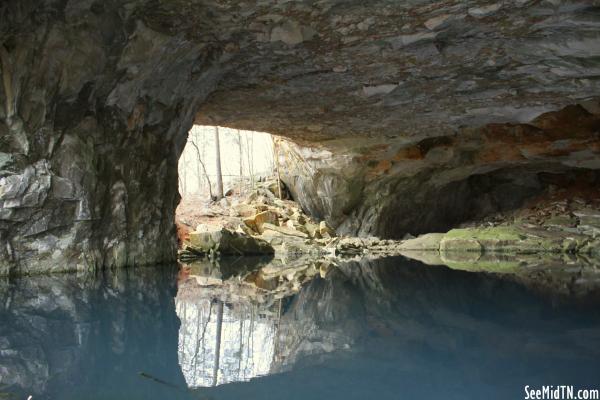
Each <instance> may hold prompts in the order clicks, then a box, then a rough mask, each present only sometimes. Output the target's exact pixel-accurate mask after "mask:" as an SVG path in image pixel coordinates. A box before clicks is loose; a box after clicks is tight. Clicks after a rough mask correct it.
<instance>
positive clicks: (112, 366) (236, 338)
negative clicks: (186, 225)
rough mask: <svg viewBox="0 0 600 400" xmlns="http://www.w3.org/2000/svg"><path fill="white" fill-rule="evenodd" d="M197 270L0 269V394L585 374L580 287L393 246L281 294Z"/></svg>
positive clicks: (106, 393) (98, 394)
mask: <svg viewBox="0 0 600 400" xmlns="http://www.w3.org/2000/svg"><path fill="white" fill-rule="evenodd" d="M207 275H211V273H208V274H203V275H202V276H195V275H194V274H193V273H192V274H191V275H190V274H186V275H185V276H183V275H182V274H180V273H179V271H178V268H177V267H175V266H172V267H165V266H163V267H156V268H135V269H126V270H120V271H116V272H103V273H100V274H97V275H93V276H90V275H80V276H78V275H74V274H73V275H54V276H46V277H28V278H20V279H11V280H6V281H3V282H1V283H0V399H2V398H15V399H26V398H27V397H28V396H29V395H31V396H32V398H33V399H215V400H218V399H334V400H335V399H365V398H372V399H404V398H405V399H434V398H442V399H481V398H491V399H512V398H515V399H522V398H524V397H525V395H524V391H523V390H524V387H525V385H529V386H530V387H532V388H537V387H541V385H574V386H575V388H576V389H577V388H595V389H598V388H599V386H600V381H599V379H598V377H599V376H600V308H599V307H598V305H599V302H598V300H597V299H598V296H596V292H595V291H593V290H592V291H590V292H588V293H587V294H586V296H583V297H582V296H576V295H575V294H573V295H571V296H558V295H556V294H549V293H546V292H545V291H544V290H543V288H539V287H537V288H527V287H526V286H524V285H522V284H520V283H518V282H515V281H513V280H511V279H505V278H499V277H496V276H493V275H485V274H475V273H467V272H461V271H453V270H450V269H448V268H445V267H431V266H424V265H422V264H419V263H417V262H413V261H407V260H405V259H403V258H390V259H385V260H380V261H377V262H374V261H366V260H364V261H361V262H352V263H345V264H341V265H340V266H339V267H335V268H333V269H332V270H330V271H329V273H328V274H326V276H325V277H321V276H319V275H317V276H316V277H315V278H314V279H312V280H310V281H308V282H306V283H305V284H304V285H303V286H302V287H301V288H299V290H298V292H297V293H296V294H292V295H289V293H287V292H281V293H279V294H277V293H276V289H274V288H273V287H270V288H269V290H271V292H267V291H261V290H257V289H256V288H253V286H252V285H248V284H244V283H241V282H240V281H239V279H238V280H236V277H235V276H233V277H231V278H229V280H227V281H226V285H221V284H219V280H218V277H219V274H218V273H216V274H212V275H213V276H208V278H207ZM228 275H229V274H228ZM269 293H270V294H269Z"/></svg>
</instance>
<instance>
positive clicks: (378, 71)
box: [0, 0, 600, 274]
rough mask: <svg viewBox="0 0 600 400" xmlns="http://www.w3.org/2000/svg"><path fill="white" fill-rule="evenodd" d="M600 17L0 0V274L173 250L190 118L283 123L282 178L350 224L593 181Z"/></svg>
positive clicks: (582, 9) (125, 260) (418, 217)
mask: <svg viewBox="0 0 600 400" xmlns="http://www.w3.org/2000/svg"><path fill="white" fill-rule="evenodd" d="M599 22H600V9H599V8H598V7H596V6H594V5H593V4H592V3H590V2H589V1H583V0H572V1H568V2H560V1H559V2H557V1H514V2H499V3H493V4H491V3H490V2H484V1H476V2H447V1H444V2H428V1H418V2H417V1H405V2H389V1H384V0H377V1H372V2H368V3H365V2H360V1H355V0H351V1H344V2H341V1H335V0H325V1H308V2H294V1H276V0H272V1H271V0H268V1H263V2H234V1H228V0H223V1H204V0H202V1H201V0H192V1H183V0H174V1H163V0H132V1H127V2H121V1H116V0H107V1H92V0H83V1H79V0H78V1H75V0H43V1H36V0H23V1H8V2H3V4H2V5H0V67H1V73H2V85H0V138H1V141H0V171H1V172H0V176H1V177H0V274H13V273H14V274H31V273H37V272H49V271H81V270H89V269H92V270H93V269H95V268H100V267H121V266H127V265H134V264H135V265H142V264H156V263H165V262H173V261H174V260H175V259H176V235H175V225H174V211H175V208H176V207H177V204H178V201H179V194H178V189H177V187H178V183H177V182H178V176H177V164H178V159H179V156H180V154H181V152H182V151H183V147H184V145H185V143H186V140H187V134H188V131H189V129H190V128H191V126H192V125H193V124H194V123H196V124H203V125H219V126H225V127H231V128H236V129H246V130H254V131H263V132H269V133H271V134H274V135H278V136H281V137H283V138H286V139H287V142H286V143H285V145H284V146H283V147H284V154H283V155H282V156H281V157H282V161H283V165H284V166H285V167H284V168H283V171H282V179H283V181H284V182H285V184H286V185H287V187H288V188H289V190H290V192H291V193H292V196H293V197H294V199H295V200H297V201H298V202H299V203H300V204H301V206H302V207H303V209H305V210H306V212H308V213H310V214H311V215H314V216H317V217H319V218H324V219H326V220H327V221H328V222H329V223H330V224H331V225H332V226H333V227H334V228H336V229H337V230H338V232H340V233H343V234H351V235H359V236H380V237H384V238H401V237H403V236H404V235H405V234H407V233H411V234H418V233H425V232H431V231H435V230H439V229H448V228H451V227H453V226H457V225H459V224H460V223H463V222H465V221H468V220H469V219H474V218H475V219H477V218H483V217H485V216H486V215H489V214H492V213H494V212H496V211H498V210H503V209H508V208H515V207H519V206H520V204H521V203H522V202H523V201H526V199H527V198H529V197H532V196H535V195H537V194H539V193H541V192H542V191H543V190H546V189H548V188H549V186H550V185H553V186H557V185H558V186H561V185H562V184H563V183H564V185H566V186H564V187H565V188H567V187H568V184H572V183H573V182H574V181H580V180H581V179H584V180H585V182H587V184H588V185H589V186H597V183H598V177H597V174H596V172H595V171H596V170H598V169H600V136H599V135H600V133H599V132H600V103H599V98H600V97H599V96H600V81H599V80H598V76H599V74H598V71H599V70H600V62H599V60H600V46H599V45H598V43H600V40H599V39H600V33H599V32H598V29H597V26H598V23H599ZM549 177H554V179H550V178H549ZM552 182H554V183H552ZM556 182H562V183H560V184H557V183H556ZM507 192H512V193H514V196H513V195H509V194H508V193H507ZM461 207H462V208H463V209H462V210H461V209H460V208H461ZM424 215H426V217H424Z"/></svg>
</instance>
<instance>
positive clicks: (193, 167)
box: [176, 125, 277, 229]
mask: <svg viewBox="0 0 600 400" xmlns="http://www.w3.org/2000/svg"><path fill="white" fill-rule="evenodd" d="M217 139H218V140H217ZM275 140H276V137H275V136H272V135H271V134H269V133H265V132H256V131H246V130H240V129H231V128H226V127H221V126H208V125H194V126H193V127H192V129H190V131H189V133H188V139H187V143H186V145H185V147H184V149H183V152H182V153H181V156H180V158H179V165H178V173H179V179H178V181H179V182H178V184H179V194H180V196H181V201H180V203H179V206H178V207H177V210H176V221H177V223H178V224H177V225H178V227H179V228H180V229H186V228H189V229H194V228H195V227H196V226H197V225H198V224H201V223H209V224H222V225H225V223H226V221H222V220H221V219H220V218H219V217H218V216H216V215H215V212H214V210H212V208H214V207H220V208H227V207H229V206H230V205H232V204H236V203H239V202H240V201H242V200H243V199H244V198H245V197H246V196H247V195H248V194H249V193H250V192H251V191H252V190H253V189H254V187H255V186H256V185H257V184H259V183H261V182H265V181H267V180H273V179H276V176H277V172H276V165H275V162H274V160H275V158H274V149H275V147H274V144H275ZM219 169H220V172H219ZM219 173H220V175H221V177H222V191H223V198H219V197H220V195H219V188H218V186H219V183H218V180H219V179H218V176H219ZM219 211H222V210H219ZM182 225H183V226H182Z"/></svg>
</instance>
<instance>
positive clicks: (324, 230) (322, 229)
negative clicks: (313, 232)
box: [319, 221, 335, 237]
mask: <svg viewBox="0 0 600 400" xmlns="http://www.w3.org/2000/svg"><path fill="white" fill-rule="evenodd" d="M319 233H320V234H321V236H327V235H329V236H331V237H335V230H334V229H333V228H332V227H331V226H329V224H328V223H327V222H326V221H321V222H320V223H319Z"/></svg>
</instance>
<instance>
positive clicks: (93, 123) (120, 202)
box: [0, 1, 219, 274]
mask: <svg viewBox="0 0 600 400" xmlns="http://www.w3.org/2000/svg"><path fill="white" fill-rule="evenodd" d="M141 5H143V4H141ZM141 5H140V4H136V3H135V2H128V3H125V4H121V2H111V1H109V2H89V1H85V2H80V1H69V2H62V1H44V2H37V1H19V2H16V1H15V2H8V3H5V4H4V5H3V6H2V15H1V17H0V18H1V25H2V28H1V31H0V42H1V43H0V51H1V55H2V58H1V67H2V78H3V85H2V88H1V89H0V105H1V107H0V137H1V138H2V141H1V142H0V162H1V172H0V176H1V177H0V274H2V273H7V272H15V273H34V272H38V271H48V270H52V271H57V270H75V269H87V268H94V267H96V266H111V265H116V266H122V265H131V264H134V263H135V264H146V263H155V262H161V261H172V260H174V258H175V246H176V243H175V229H174V224H173V214H174V213H173V210H174V209H175V207H176V205H177V202H178V193H177V160H178V156H179V154H180V152H181V149H182V146H183V143H185V139H186V134H187V130H188V128H189V126H190V125H191V122H192V120H193V117H194V114H195V111H196V109H197V107H198V102H199V101H201V100H202V99H204V98H205V96H206V94H207V93H208V90H209V89H210V87H211V84H212V83H211V82H214V81H216V80H217V77H218V76H219V71H218V70H217V69H216V68H215V66H214V65H213V64H214V63H213V62H212V61H211V60H210V59H206V58H205V57H207V54H209V53H210V52H209V51H208V50H207V47H206V45H205V44H204V43H200V42H197V43H192V42H191V41H189V40H187V39H186V38H185V35H184V34H183V33H182V34H179V35H172V34H169V33H168V32H164V31H162V32H161V31H159V30H157V28H156V27H155V28H152V27H150V26H149V25H152V21H151V18H150V17H147V16H145V15H143V14H141V11H140V8H139V7H141ZM215 57H218V55H215Z"/></svg>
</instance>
